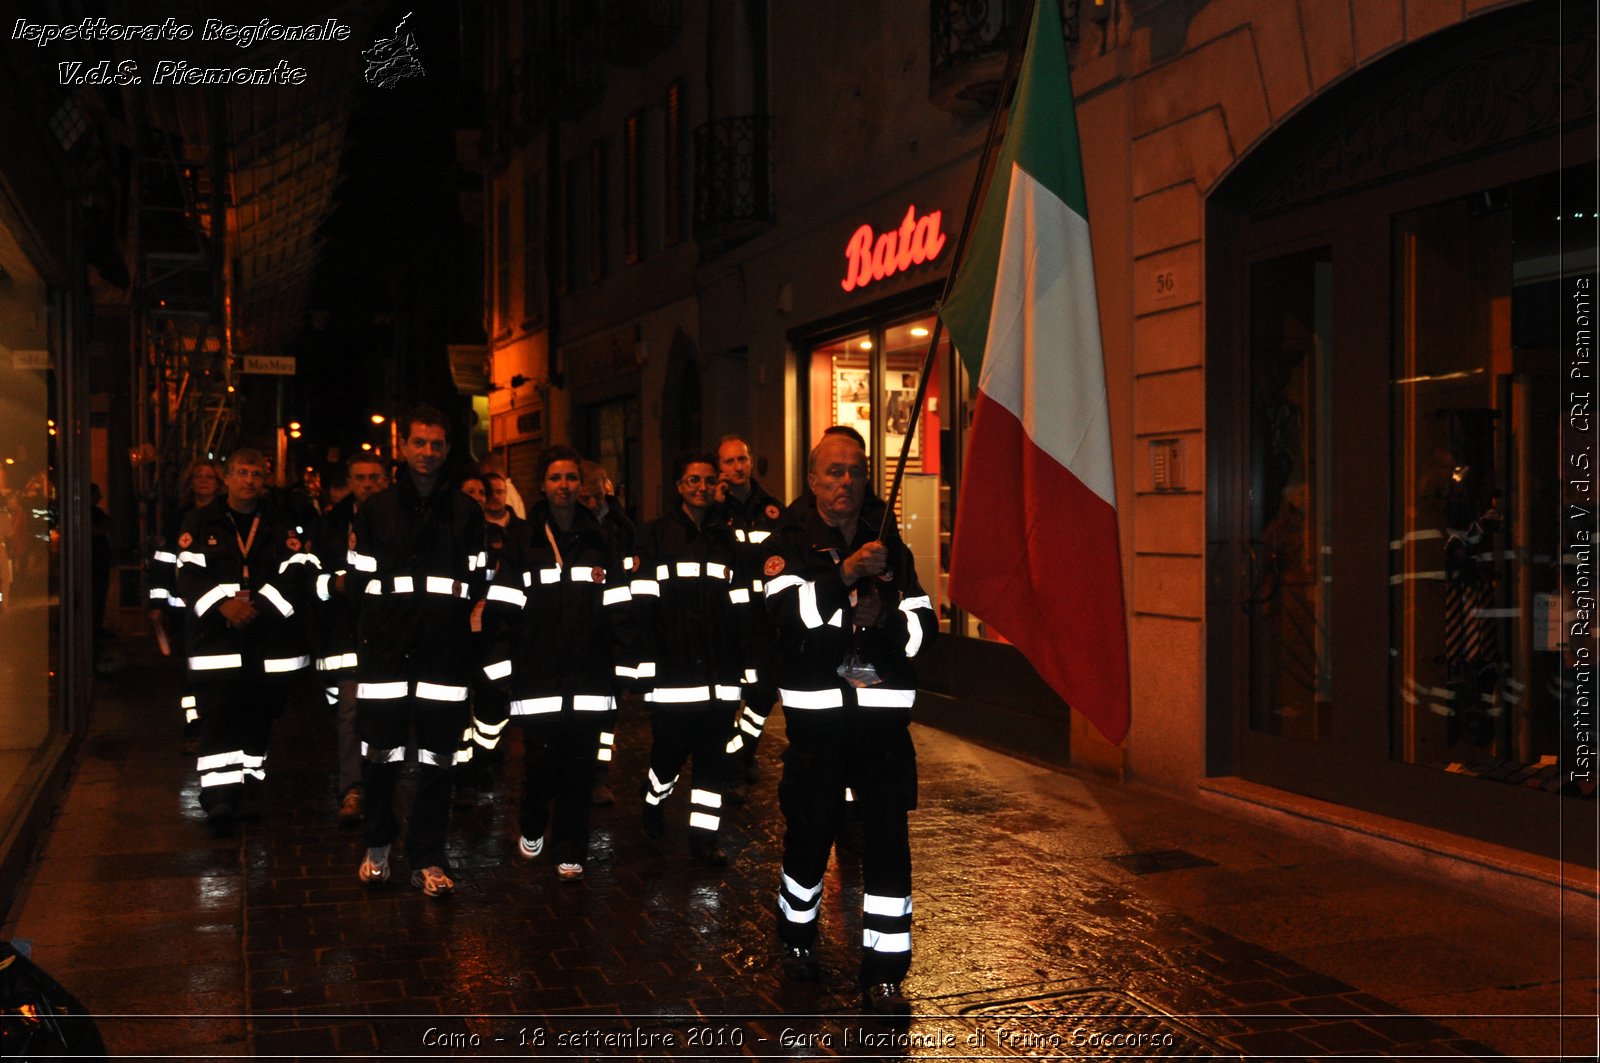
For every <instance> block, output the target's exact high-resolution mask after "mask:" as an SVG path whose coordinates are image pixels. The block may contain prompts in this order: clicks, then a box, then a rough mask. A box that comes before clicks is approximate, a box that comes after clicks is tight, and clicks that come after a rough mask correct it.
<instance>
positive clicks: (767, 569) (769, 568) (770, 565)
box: [761, 554, 783, 579]
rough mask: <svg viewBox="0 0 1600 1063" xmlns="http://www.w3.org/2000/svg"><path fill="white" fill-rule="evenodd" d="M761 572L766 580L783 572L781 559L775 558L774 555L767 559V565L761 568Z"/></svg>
mask: <svg viewBox="0 0 1600 1063" xmlns="http://www.w3.org/2000/svg"><path fill="white" fill-rule="evenodd" d="M761 571H762V572H764V573H766V576H767V578H768V579H771V578H772V577H773V576H776V575H777V574H778V573H780V572H782V571H783V558H781V557H779V556H777V555H776V554H774V555H773V556H771V557H769V558H767V563H766V564H765V565H764V566H762V569H761Z"/></svg>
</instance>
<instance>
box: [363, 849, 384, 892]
mask: <svg viewBox="0 0 1600 1063" xmlns="http://www.w3.org/2000/svg"><path fill="white" fill-rule="evenodd" d="M356 876H357V877H358V878H360V879H361V884H362V885H363V886H381V885H383V883H385V882H388V881H389V847H388V846H387V845H384V846H381V847H379V848H377V849H368V850H367V855H366V856H365V857H363V858H362V860H361V869H360V870H359V871H357V872H356Z"/></svg>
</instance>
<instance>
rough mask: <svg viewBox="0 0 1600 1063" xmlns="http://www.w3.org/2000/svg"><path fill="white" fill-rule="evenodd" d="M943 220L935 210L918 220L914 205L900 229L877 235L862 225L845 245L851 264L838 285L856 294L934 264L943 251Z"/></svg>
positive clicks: (849, 263)
mask: <svg viewBox="0 0 1600 1063" xmlns="http://www.w3.org/2000/svg"><path fill="white" fill-rule="evenodd" d="M943 217H944V212H943V211H939V210H935V211H930V212H929V213H927V214H924V215H923V216H922V217H920V218H919V217H917V208H916V207H914V206H911V207H907V208H906V216H905V217H904V218H903V219H901V222H900V228H899V229H890V230H889V231H888V232H886V233H881V234H877V233H874V232H873V231H872V226H870V225H863V226H862V227H861V228H859V229H857V230H856V231H855V234H854V235H853V236H851V237H850V243H849V244H847V245H846V246H845V249H844V258H845V261H846V262H847V263H848V265H847V266H846V267H845V272H844V280H843V281H841V282H840V283H839V286H840V287H841V288H843V289H844V290H845V291H847V292H853V291H855V290H856V289H857V288H865V287H866V286H867V285H869V284H871V283H872V282H873V281H881V280H883V278H885V277H888V276H892V275H894V274H896V273H899V272H900V271H902V270H907V269H910V268H911V267H912V266H920V265H922V264H923V263H924V262H932V261H933V260H934V259H936V258H938V257H939V252H940V251H943V250H944V233H943V232H942V231H941V230H940V228H939V221H940V219H942V218H943Z"/></svg>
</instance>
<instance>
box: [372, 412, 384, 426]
mask: <svg viewBox="0 0 1600 1063" xmlns="http://www.w3.org/2000/svg"><path fill="white" fill-rule="evenodd" d="M372 423H373V424H382V423H383V414H381V413H375V414H373V415H372Z"/></svg>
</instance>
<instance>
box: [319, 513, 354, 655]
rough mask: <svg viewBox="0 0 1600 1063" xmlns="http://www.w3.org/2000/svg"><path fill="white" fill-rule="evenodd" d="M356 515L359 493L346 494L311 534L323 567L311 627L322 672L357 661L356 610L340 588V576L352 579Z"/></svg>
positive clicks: (347, 579) (347, 580) (347, 581)
mask: <svg viewBox="0 0 1600 1063" xmlns="http://www.w3.org/2000/svg"><path fill="white" fill-rule="evenodd" d="M355 516H356V500H355V496H354V495H345V496H344V497H343V498H341V499H340V500H339V501H338V502H336V503H334V506H333V508H332V509H330V510H328V512H327V513H325V514H323V516H322V519H321V521H320V522H319V523H318V525H317V528H316V530H315V531H313V532H312V535H311V551H312V553H314V554H316V555H317V560H318V562H319V563H320V564H321V567H322V571H321V572H320V573H319V574H318V575H317V579H316V583H315V588H316V594H315V599H316V600H315V602H314V603H313V605H312V607H311V618H312V623H311V628H310V634H311V650H312V653H313V655H314V656H315V658H316V664H317V670H318V671H320V672H341V671H345V672H348V671H349V670H350V669H354V668H355V667H356V663H357V655H356V626H355V625H356V620H355V613H354V611H353V610H352V609H351V606H350V597H349V595H348V594H341V593H339V589H338V579H339V577H340V576H345V577H346V584H347V585H348V583H349V578H348V576H349V563H348V556H349V552H350V529H351V525H352V524H353V523H354V522H355ZM349 674H354V673H353V672H349ZM329 681H330V682H333V681H334V680H333V679H330V680H329Z"/></svg>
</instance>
